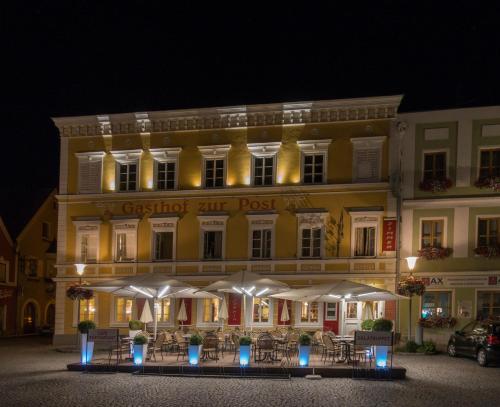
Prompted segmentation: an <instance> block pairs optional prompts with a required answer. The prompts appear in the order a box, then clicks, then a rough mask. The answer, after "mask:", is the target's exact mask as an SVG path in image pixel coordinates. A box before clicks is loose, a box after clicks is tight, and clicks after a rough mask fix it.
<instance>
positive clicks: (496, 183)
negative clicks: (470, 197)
mask: <svg viewBox="0 0 500 407" xmlns="http://www.w3.org/2000/svg"><path fill="white" fill-rule="evenodd" d="M474 185H475V186H476V187H477V188H481V189H483V188H489V189H491V190H492V191H494V192H498V191H500V177H484V178H479V179H478V180H477V181H476V182H475V183H474Z"/></svg>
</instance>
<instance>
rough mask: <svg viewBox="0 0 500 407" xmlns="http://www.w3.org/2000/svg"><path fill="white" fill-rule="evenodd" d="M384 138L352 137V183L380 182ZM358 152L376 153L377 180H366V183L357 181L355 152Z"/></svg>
mask: <svg viewBox="0 0 500 407" xmlns="http://www.w3.org/2000/svg"><path fill="white" fill-rule="evenodd" d="M386 138H387V137H386V136H378V137H354V138H351V143H352V182H353V183H359V182H368V183H369V182H380V180H381V179H382V159H383V154H382V153H383V151H382V147H383V145H384V142H385V139H386ZM359 150H376V151H377V152H378V169H377V170H378V171H377V179H374V180H368V181H359V180H358V167H357V164H358V163H357V160H356V158H355V157H356V152H357V151H359Z"/></svg>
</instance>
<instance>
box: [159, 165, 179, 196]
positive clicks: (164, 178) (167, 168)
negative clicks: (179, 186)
mask: <svg viewBox="0 0 500 407" xmlns="http://www.w3.org/2000/svg"><path fill="white" fill-rule="evenodd" d="M156 165H157V169H156V171H157V179H156V189H158V190H169V189H175V163H174V162H169V163H157V164H156Z"/></svg>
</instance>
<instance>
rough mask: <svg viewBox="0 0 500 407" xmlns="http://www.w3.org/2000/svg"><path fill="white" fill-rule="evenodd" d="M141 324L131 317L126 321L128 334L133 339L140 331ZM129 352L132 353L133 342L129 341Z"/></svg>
mask: <svg viewBox="0 0 500 407" xmlns="http://www.w3.org/2000/svg"><path fill="white" fill-rule="evenodd" d="M142 327H143V324H142V322H141V321H139V320H137V319H131V320H130V321H129V323H128V336H129V338H132V339H134V338H135V336H136V335H137V334H138V333H139V332H141V331H142ZM130 353H132V354H134V344H133V342H132V341H131V342H130Z"/></svg>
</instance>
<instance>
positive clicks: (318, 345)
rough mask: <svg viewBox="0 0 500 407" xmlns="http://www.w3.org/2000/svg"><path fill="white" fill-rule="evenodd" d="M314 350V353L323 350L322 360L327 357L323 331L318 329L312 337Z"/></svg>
mask: <svg viewBox="0 0 500 407" xmlns="http://www.w3.org/2000/svg"><path fill="white" fill-rule="evenodd" d="M312 351H313V352H314V353H318V354H319V353H320V352H321V360H323V358H324V357H325V344H324V343H323V333H322V332H321V331H316V332H315V333H314V335H313V338H312Z"/></svg>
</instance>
